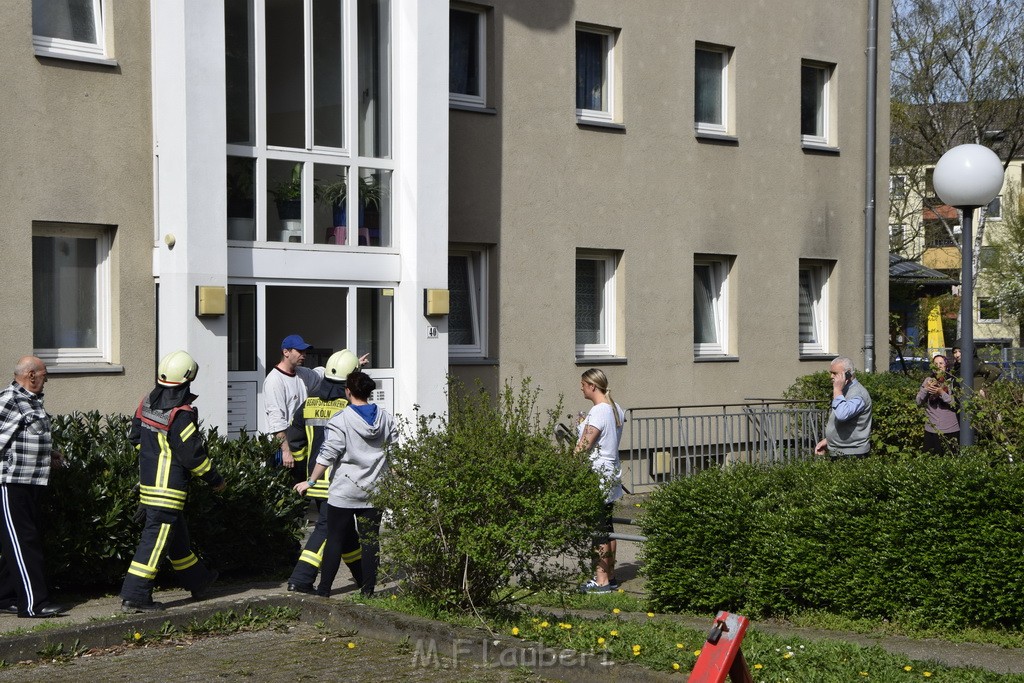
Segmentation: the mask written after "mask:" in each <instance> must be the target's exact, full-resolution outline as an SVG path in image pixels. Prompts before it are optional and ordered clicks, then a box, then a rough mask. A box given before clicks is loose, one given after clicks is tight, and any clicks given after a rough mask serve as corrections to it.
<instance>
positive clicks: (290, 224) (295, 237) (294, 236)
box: [277, 218, 302, 243]
mask: <svg viewBox="0 0 1024 683" xmlns="http://www.w3.org/2000/svg"><path fill="white" fill-rule="evenodd" d="M277 241H278V242H292V243H296V242H298V243H301V242H302V219H301V218H282V219H281V230H280V231H279V232H278V239H277Z"/></svg>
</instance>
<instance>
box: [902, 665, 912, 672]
mask: <svg viewBox="0 0 1024 683" xmlns="http://www.w3.org/2000/svg"><path fill="white" fill-rule="evenodd" d="M903 670H904V671H913V670H914V667H912V666H910V665H909V664H907V665H906V666H905V667H903Z"/></svg>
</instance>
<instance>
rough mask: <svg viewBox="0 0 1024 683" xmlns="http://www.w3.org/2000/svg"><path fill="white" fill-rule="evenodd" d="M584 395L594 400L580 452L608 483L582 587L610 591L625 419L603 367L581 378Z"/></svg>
mask: <svg viewBox="0 0 1024 683" xmlns="http://www.w3.org/2000/svg"><path fill="white" fill-rule="evenodd" d="M580 389H581V390H582V391H583V397H584V398H586V399H587V400H588V401H590V402H591V403H593V404H594V407H593V408H591V409H590V412H588V413H587V416H586V418H584V419H583V421H582V422H581V423H580V427H579V434H580V437H579V441H578V442H577V443H576V450H577V452H585V453H588V454H589V455H590V464H591V467H593V468H594V471H595V472H597V473H598V474H600V475H601V479H602V481H603V482H604V484H605V485H606V486H607V487H608V497H607V498H606V499H605V517H604V520H603V521H602V524H601V526H600V527H599V528H598V530H597V533H596V534H595V536H594V555H595V558H596V562H595V566H594V577H593V578H592V579H590V580H589V581H587V582H586V583H585V584H583V585H582V586H581V587H580V590H582V591H583V592H586V593H607V592H609V591H612V590H614V589H615V588H618V585H619V584H618V582H617V581H616V580H615V541H614V540H612V539H611V538H610V534H611V532H612V508H613V507H614V504H615V501H617V500H618V499H619V498H621V497H622V493H623V491H622V472H621V466H620V463H619V441H621V440H622V422H623V420H624V419H625V413H624V412H623V410H622V408H620V407H619V406H618V405H617V404H616V403H615V401H613V400H612V393H611V390H610V389H609V388H608V377H607V376H606V375H605V374H604V372H603V371H601V370H598V369H597V368H591V369H589V370H587V371H586V372H584V373H583V377H582V379H581V381H580Z"/></svg>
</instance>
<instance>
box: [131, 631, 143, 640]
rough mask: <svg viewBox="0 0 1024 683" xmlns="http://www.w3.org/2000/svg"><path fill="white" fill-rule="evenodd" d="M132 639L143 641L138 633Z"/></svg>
mask: <svg viewBox="0 0 1024 683" xmlns="http://www.w3.org/2000/svg"><path fill="white" fill-rule="evenodd" d="M132 638H134V639H135V640H142V634H141V633H139V632H138V631H136V632H135V635H133V636H132Z"/></svg>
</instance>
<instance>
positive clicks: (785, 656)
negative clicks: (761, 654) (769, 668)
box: [782, 652, 793, 659]
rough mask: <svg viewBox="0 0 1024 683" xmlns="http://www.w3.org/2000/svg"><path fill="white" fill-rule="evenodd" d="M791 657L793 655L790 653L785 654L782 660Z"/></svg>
mask: <svg viewBox="0 0 1024 683" xmlns="http://www.w3.org/2000/svg"><path fill="white" fill-rule="evenodd" d="M792 656H793V653H792V652H787V653H786V654H784V655H782V658H783V659H789V658H790V657H792Z"/></svg>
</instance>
